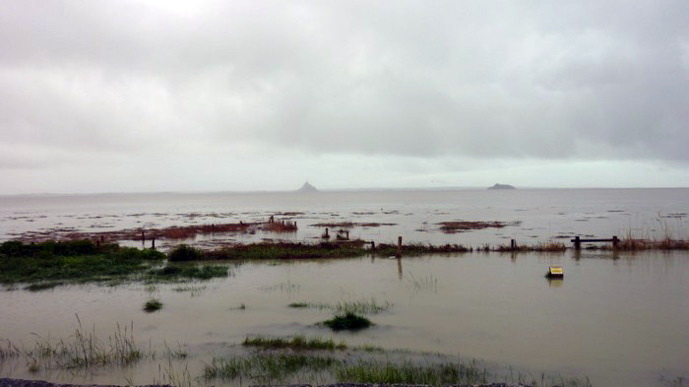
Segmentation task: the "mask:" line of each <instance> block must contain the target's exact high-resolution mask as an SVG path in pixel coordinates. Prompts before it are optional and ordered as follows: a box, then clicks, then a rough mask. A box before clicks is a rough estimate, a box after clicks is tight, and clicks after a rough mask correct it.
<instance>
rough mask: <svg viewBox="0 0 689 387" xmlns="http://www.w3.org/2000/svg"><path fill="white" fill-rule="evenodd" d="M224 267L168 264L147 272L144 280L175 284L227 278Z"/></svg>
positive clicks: (226, 270) (225, 267) (226, 271)
mask: <svg viewBox="0 0 689 387" xmlns="http://www.w3.org/2000/svg"><path fill="white" fill-rule="evenodd" d="M228 271H229V269H228V267H227V266H224V265H196V264H174V263H168V264H167V265H165V266H164V267H162V268H157V269H152V270H149V271H148V272H147V273H146V274H147V276H146V279H147V280H148V281H152V282H166V281H171V282H176V281H180V280H191V279H197V280H209V279H212V278H223V277H227V276H228Z"/></svg>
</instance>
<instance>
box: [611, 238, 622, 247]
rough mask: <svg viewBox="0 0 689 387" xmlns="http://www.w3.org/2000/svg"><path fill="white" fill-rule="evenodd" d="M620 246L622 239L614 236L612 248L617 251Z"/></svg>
mask: <svg viewBox="0 0 689 387" xmlns="http://www.w3.org/2000/svg"><path fill="white" fill-rule="evenodd" d="M619 245H620V239H619V238H618V237H617V235H613V236H612V248H613V249H617V248H618V247H619Z"/></svg>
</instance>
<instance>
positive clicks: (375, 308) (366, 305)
mask: <svg viewBox="0 0 689 387" xmlns="http://www.w3.org/2000/svg"><path fill="white" fill-rule="evenodd" d="M392 305H393V304H392V303H391V302H388V301H385V302H383V303H378V302H377V301H376V299H375V298H373V297H371V299H363V300H358V301H342V302H338V303H337V304H335V306H334V308H333V309H334V310H335V312H336V313H338V314H347V313H353V314H378V313H382V312H386V311H388V310H389V309H390V308H392Z"/></svg>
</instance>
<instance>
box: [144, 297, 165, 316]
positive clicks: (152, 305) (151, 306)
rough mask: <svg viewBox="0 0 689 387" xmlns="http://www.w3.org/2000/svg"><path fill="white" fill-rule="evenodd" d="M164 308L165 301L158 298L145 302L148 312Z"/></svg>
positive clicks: (145, 308)
mask: <svg viewBox="0 0 689 387" xmlns="http://www.w3.org/2000/svg"><path fill="white" fill-rule="evenodd" d="M161 309H163V303H162V302H160V300H158V299H157V298H152V299H150V300H148V301H146V303H145V304H144V310H145V311H146V312H148V313H151V312H155V311H157V310H161Z"/></svg>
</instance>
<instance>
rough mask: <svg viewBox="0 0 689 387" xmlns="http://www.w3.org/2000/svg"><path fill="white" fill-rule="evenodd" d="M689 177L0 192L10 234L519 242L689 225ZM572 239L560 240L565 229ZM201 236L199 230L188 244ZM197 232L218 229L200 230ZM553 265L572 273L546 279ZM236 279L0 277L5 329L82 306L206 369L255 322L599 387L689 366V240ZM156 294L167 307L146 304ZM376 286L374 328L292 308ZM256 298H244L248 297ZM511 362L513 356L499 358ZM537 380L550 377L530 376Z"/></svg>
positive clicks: (43, 324) (343, 265)
mask: <svg viewBox="0 0 689 387" xmlns="http://www.w3.org/2000/svg"><path fill="white" fill-rule="evenodd" d="M687 211H689V189H631V190H615V189H610V190H607V189H606V190H516V191H485V190H460V191H422V192H413V191H409V192H324V193H318V194H308V195H297V194H291V193H281V194H278V193H275V194H273V193H264V194H148V195H135V194H114V195H74V196H45V197H36V196H32V197H26V196H10V197H7V196H5V197H0V239H12V238H13V237H16V236H17V235H19V234H21V233H24V232H27V231H45V230H49V229H53V228H65V229H72V230H78V231H89V230H90V231H94V230H120V229H124V228H131V227H137V228H139V227H141V228H151V227H164V226H170V225H184V224H203V223H229V222H238V221H240V220H243V221H260V220H266V219H267V217H268V216H270V215H272V214H276V213H282V212H300V214H294V215H289V216H279V218H288V219H291V220H294V221H297V222H298V224H299V225H300V227H299V231H298V232H297V233H294V234H288V235H285V234H280V235H270V234H263V235H262V234H257V235H226V236H220V237H219V238H221V239H222V241H251V240H260V239H261V238H277V239H290V240H297V241H310V240H314V239H315V238H317V236H318V235H319V234H320V233H321V232H322V230H321V229H320V228H318V227H312V226H311V225H312V224H314V223H320V222H325V221H328V222H341V221H354V222H362V223H363V222H385V223H394V224H395V225H393V226H382V227H372V228H361V227H360V228H355V229H353V230H352V236H353V237H362V238H365V239H372V240H376V241H378V242H393V241H395V240H396V237H397V236H398V235H401V236H403V237H404V238H405V240H406V241H412V242H432V243H444V242H452V243H462V244H466V245H470V246H479V245H482V244H484V243H490V244H499V243H509V239H511V238H515V239H517V240H518V241H520V242H523V243H535V242H543V241H547V240H562V241H567V238H570V237H572V236H575V235H582V236H595V237H610V236H611V235H620V236H625V235H626V234H628V233H632V234H634V235H635V236H640V237H663V236H666V235H670V236H672V237H674V238H687V230H688V229H689V228H688V227H687V217H686V216H687V215H686V212H687ZM451 220H486V221H492V220H498V221H504V222H510V224H511V225H510V226H508V227H505V228H503V229H487V230H479V231H472V232H467V233H462V234H454V235H450V234H443V233H441V232H439V231H438V226H437V223H438V222H441V221H451ZM559 238H561V239H559ZM192 242H194V241H192ZM195 242H203V243H206V242H209V241H208V240H199V241H195ZM550 264H559V265H562V266H563V267H564V270H565V273H566V276H565V279H564V280H563V281H552V282H549V281H547V280H546V279H545V278H544V277H543V274H544V272H545V270H546V268H547V266H548V265H550ZM232 273H233V275H232V276H230V277H228V278H227V279H222V280H214V281H210V282H205V283H197V284H193V286H195V287H197V289H196V290H195V291H181V292H180V291H174V290H173V289H174V288H176V287H179V285H157V286H156V287H155V288H154V289H151V288H148V287H146V286H144V285H141V284H133V285H123V286H117V287H99V286H95V285H85V286H63V287H58V288H56V289H53V290H49V291H42V292H36V293H32V292H28V291H24V290H14V291H2V292H0V338H5V339H10V340H12V341H13V342H15V343H24V344H31V343H33V341H34V339H35V337H34V336H33V334H32V333H37V334H40V335H42V336H48V335H50V336H51V337H56V338H57V337H68V336H70V335H72V334H73V333H74V329H75V327H76V326H77V316H78V318H79V319H80V320H81V322H82V325H83V326H84V327H86V328H87V329H88V330H90V329H92V328H95V329H96V332H97V334H99V335H101V336H103V337H107V335H109V334H111V333H112V332H113V330H114V328H115V324H116V322H119V323H120V324H130V323H133V324H134V327H135V336H136V338H137V340H138V341H139V342H143V343H150V345H151V347H152V348H154V349H160V348H163V347H164V343H167V344H169V345H171V346H176V345H177V343H179V344H180V345H182V346H184V348H186V349H187V350H188V351H189V353H190V358H189V359H188V367H189V370H190V372H191V373H192V374H193V375H194V376H195V375H198V374H199V372H200V370H201V367H202V365H203V362H208V361H209V360H210V358H211V357H212V356H214V355H224V354H228V353H233V351H234V352H236V351H237V350H238V349H237V347H235V346H233V345H234V344H237V343H240V342H241V341H242V340H243V339H244V338H245V337H246V336H247V335H251V334H263V335H271V336H283V335H293V334H304V335H308V336H323V337H331V336H332V337H335V338H336V339H337V340H340V339H342V340H345V341H346V342H347V343H348V344H351V345H357V344H371V345H377V346H382V347H384V348H388V349H394V348H404V349H410V350H418V351H431V352H440V353H443V354H447V355H452V356H455V355H457V356H461V357H462V358H464V359H466V358H477V359H482V360H485V361H486V362H487V364H498V365H500V366H502V367H514V369H517V370H520V372H521V371H523V372H531V373H532V374H533V375H540V373H541V372H546V373H550V374H562V375H564V376H587V377H589V378H590V379H591V381H592V383H593V384H594V385H595V386H620V385H628V386H655V385H657V386H663V385H670V384H667V383H666V382H664V381H667V380H676V378H678V377H684V378H687V377H689V360H688V359H689V253H686V252H675V253H647V252H646V253H638V254H619V255H613V254H612V253H610V252H591V251H584V252H582V253H581V254H580V255H575V253H574V252H573V251H568V252H566V253H563V254H518V255H516V256H511V255H509V254H493V253H491V254H483V253H473V254H464V255H458V256H452V257H440V256H434V257H420V258H404V259H402V260H396V259H375V260H374V259H371V258H362V259H349V260H333V261H318V262H313V261H298V262H277V263H273V264H269V263H265V262H263V263H244V264H242V265H239V266H233V268H232ZM151 297H158V298H160V299H161V301H162V302H163V303H164V308H163V309H162V310H161V311H159V312H156V313H152V314H146V313H144V312H143V311H142V310H141V307H142V305H143V303H144V302H145V301H146V300H148V299H149V298H151ZM371 298H374V299H375V300H376V301H378V302H379V303H383V302H391V303H392V304H393V307H392V308H391V309H390V310H389V311H387V312H385V313H382V314H379V315H375V316H372V320H373V321H374V322H375V323H376V326H375V327H373V328H371V329H368V330H365V331H362V332H358V333H355V334H352V333H338V334H333V333H331V332H330V331H328V330H325V329H323V328H319V327H317V326H315V325H314V324H315V323H317V322H319V321H323V320H325V319H327V318H329V317H330V316H331V312H330V311H328V310H318V309H292V308H289V307H288V306H287V305H288V304H289V303H291V302H311V303H328V304H334V303H336V302H339V301H357V300H362V299H371ZM240 305H245V306H246V309H240V308H238V307H239V306H240ZM158 365H159V362H150V363H144V364H142V365H140V366H137V367H133V368H129V369H125V370H119V369H115V370H104V371H98V372H96V373H95V374H93V375H88V376H85V375H73V374H70V373H50V374H29V373H28V371H27V367H26V364H24V363H21V364H17V363H7V362H5V363H0V376H12V377H27V378H44V379H50V380H54V381H65V382H73V381H74V382H87V383H90V382H98V383H106V384H110V383H126V382H127V381H128V380H131V381H134V382H135V383H151V382H152V381H153V380H155V379H156V378H158V380H160V378H159V377H158V376H159V375H160V369H159V368H158ZM503 371H504V369H503ZM536 379H538V378H536Z"/></svg>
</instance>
